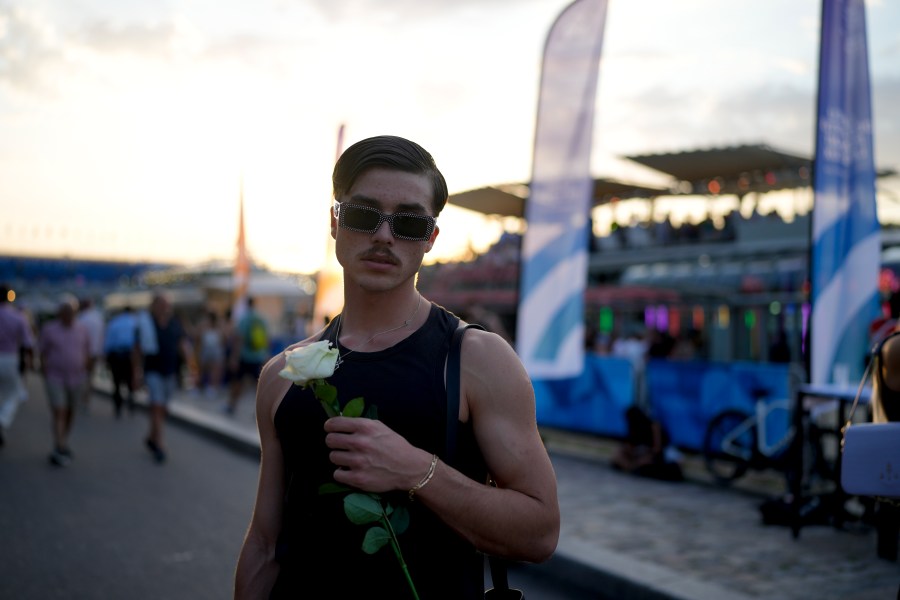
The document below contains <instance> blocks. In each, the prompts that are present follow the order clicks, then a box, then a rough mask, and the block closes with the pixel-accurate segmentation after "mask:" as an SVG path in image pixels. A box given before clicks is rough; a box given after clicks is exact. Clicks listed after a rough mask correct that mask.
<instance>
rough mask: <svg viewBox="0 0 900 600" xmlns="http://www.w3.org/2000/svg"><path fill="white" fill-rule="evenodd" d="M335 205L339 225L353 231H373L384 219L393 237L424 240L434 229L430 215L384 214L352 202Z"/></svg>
mask: <svg viewBox="0 0 900 600" xmlns="http://www.w3.org/2000/svg"><path fill="white" fill-rule="evenodd" d="M335 207H336V208H335V210H336V211H337V213H336V214H337V215H338V216H339V223H340V225H341V227H345V228H347V229H351V230H353V231H360V232H363V233H375V232H376V231H377V230H378V228H379V227H380V226H381V224H382V223H383V222H384V221H388V222H389V223H390V228H391V233H392V234H393V235H394V237H397V238H400V239H403V240H412V241H419V242H424V241H426V240H428V238H429V237H431V232H432V231H433V230H434V219H433V218H432V217H426V216H422V215H415V214H409V213H394V214H393V215H385V214H384V213H382V212H381V211H379V210H377V209H374V208H370V207H368V206H356V205H353V204H343V203H341V204H338V203H335Z"/></svg>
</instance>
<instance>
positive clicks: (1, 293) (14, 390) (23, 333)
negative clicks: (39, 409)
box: [0, 284, 34, 447]
mask: <svg viewBox="0 0 900 600" xmlns="http://www.w3.org/2000/svg"><path fill="white" fill-rule="evenodd" d="M12 296H13V291H12V289H11V288H10V287H9V286H8V285H6V284H0V447H2V446H3V444H4V443H5V437H4V436H5V434H6V432H7V431H8V430H9V428H10V427H11V426H12V423H13V420H14V419H15V417H16V411H17V410H18V408H19V403H21V402H24V401H25V400H26V399H27V398H28V394H27V392H26V391H25V383H24V381H23V374H24V372H25V371H27V370H29V369H31V367H32V364H31V363H32V358H33V354H32V353H33V351H34V336H33V335H32V331H31V325H30V324H29V323H28V319H26V318H25V315H23V314H22V313H21V312H20V311H19V310H18V309H17V308H16V307H15V306H13V304H12Z"/></svg>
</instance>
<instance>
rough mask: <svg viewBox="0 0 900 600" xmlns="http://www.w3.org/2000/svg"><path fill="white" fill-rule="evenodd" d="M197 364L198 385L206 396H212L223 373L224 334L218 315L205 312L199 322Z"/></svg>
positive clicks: (217, 389)
mask: <svg viewBox="0 0 900 600" xmlns="http://www.w3.org/2000/svg"><path fill="white" fill-rule="evenodd" d="M197 346H198V347H199V349H198V353H199V356H198V362H199V366H200V379H199V381H198V383H199V385H201V386H203V387H204V393H205V394H206V395H207V396H210V397H212V396H214V395H215V394H216V392H218V391H219V387H220V386H221V385H222V378H223V377H224V373H225V333H224V331H223V330H222V325H221V323H220V321H219V315H218V314H216V313H215V312H214V311H211V310H210V311H207V312H206V313H205V314H204V315H203V317H202V320H201V322H200V330H199V333H198V335H197Z"/></svg>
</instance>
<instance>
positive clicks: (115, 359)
mask: <svg viewBox="0 0 900 600" xmlns="http://www.w3.org/2000/svg"><path fill="white" fill-rule="evenodd" d="M137 341H138V335H137V318H136V316H135V314H134V310H132V308H131V307H130V306H126V307H125V308H123V309H122V310H121V311H120V312H119V313H117V314H116V315H114V316H113V317H112V318H111V319H110V320H109V323H107V325H106V333H105V336H104V341H103V353H104V355H105V356H106V364H107V365H108V366H109V372H110V374H111V375H112V386H113V387H112V397H113V409H114V410H115V415H116V418H117V419H118V418H119V417H121V416H122V406H123V404H125V401H126V397H125V396H123V395H122V387H123V386H124V387H125V389H126V392H127V403H128V413H129V414H133V413H134V391H135V377H136V372H135V367H136V364H137V363H136V361H137V356H138V353H139V348H138V345H137Z"/></svg>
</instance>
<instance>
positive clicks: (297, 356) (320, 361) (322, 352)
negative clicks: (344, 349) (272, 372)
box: [278, 340, 338, 386]
mask: <svg viewBox="0 0 900 600" xmlns="http://www.w3.org/2000/svg"><path fill="white" fill-rule="evenodd" d="M284 357H285V365H284V368H283V369H282V370H281V371H280V372H279V373H278V374H279V375H280V376H281V377H284V378H285V379H290V380H291V381H293V382H294V383H295V384H297V385H300V386H305V385H306V384H307V383H309V382H310V381H311V380H313V379H325V378H326V377H330V376H331V375H332V374H333V373H334V365H335V363H337V359H338V350H337V348H331V342H330V341H328V340H322V341H321V342H314V343H312V344H309V345H308V346H303V347H302V348H297V349H296V350H288V351H286V352H285V353H284Z"/></svg>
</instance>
